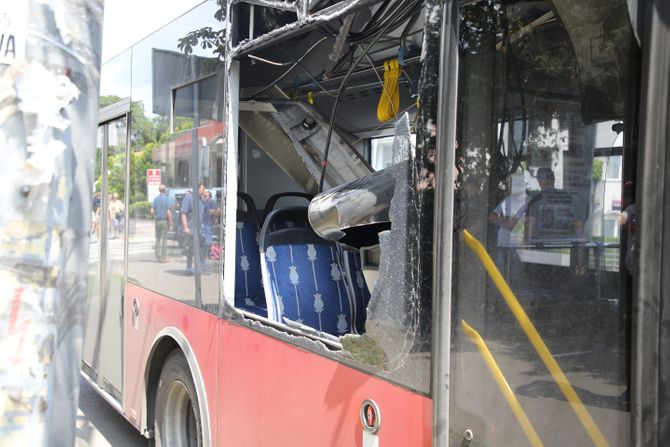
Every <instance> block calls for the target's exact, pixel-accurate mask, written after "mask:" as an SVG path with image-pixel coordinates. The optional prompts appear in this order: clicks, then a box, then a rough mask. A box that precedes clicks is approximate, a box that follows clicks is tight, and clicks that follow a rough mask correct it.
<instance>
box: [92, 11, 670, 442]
mask: <svg viewBox="0 0 670 447" xmlns="http://www.w3.org/2000/svg"><path fill="white" fill-rule="evenodd" d="M669 23H670V7H668V5H666V4H665V3H664V2H660V1H646V2H644V1H631V0H629V1H624V0H580V1H579V2H574V1H570V0H505V1H503V0H467V1H456V0H447V1H437V0H426V1H420V0H405V1H401V0H386V1H382V0H380V1H373V0H341V1H336V0H312V1H306V0H302V1H297V0H296V1H279V2H278V1H269V0H253V1H251V0H245V1H243V0H240V1H229V2H222V1H205V2H204V3H202V4H201V5H199V6H198V7H196V8H194V9H193V10H191V11H190V12H188V13H187V14H185V15H183V16H181V17H179V18H177V19H176V20H174V21H173V22H171V23H170V24H168V25H167V26H165V27H163V28H161V29H160V30H158V31H156V32H155V33H153V34H151V35H149V36H148V37H147V38H146V39H144V40H142V41H140V42H139V43H137V44H136V45H134V46H133V47H131V48H130V49H129V50H127V51H125V52H123V53H121V54H120V55H118V56H117V57H115V58H113V59H111V60H110V61H108V62H107V63H106V64H105V65H104V66H103V73H102V81H101V99H100V105H101V110H100V127H99V139H98V143H99V144H98V146H99V148H98V149H99V150H98V152H97V153H98V157H97V160H96V184H95V189H96V191H97V193H98V195H97V198H94V214H93V218H94V223H93V227H92V234H93V235H92V241H91V246H90V247H91V248H90V275H89V302H90V306H89V307H90V310H89V317H88V323H87V330H86V336H85V342H84V350H83V364H82V370H83V373H84V375H85V376H86V377H87V378H88V379H89V380H90V381H91V382H93V383H94V384H95V385H96V387H97V389H98V390H99V392H100V393H101V394H102V395H103V396H105V397H106V399H107V400H108V401H109V402H110V403H111V404H112V405H113V406H115V407H116V408H117V410H118V411H119V412H121V413H122V414H123V415H124V416H125V418H127V419H128V421H130V423H132V424H133V425H134V426H135V427H137V429H138V430H140V431H141V433H143V434H144V435H145V436H146V437H147V438H153V439H155V441H156V444H157V445H168V446H171V445H179V446H181V445H225V446H228V445H232V446H251V445H258V446H260V445H277V446H280V445H281V446H288V445H310V446H323V445H330V446H349V445H352V446H403V447H404V446H427V445H452V446H467V445H472V446H489V445H490V446H510V445H527V444H530V445H590V444H594V445H639V444H644V445H661V444H664V441H668V440H670V435H669V434H668V430H667V427H670V424H667V423H666V422H667V420H668V417H669V415H668V410H667V408H668V405H667V403H668V398H667V397H666V395H665V392H666V389H667V387H666V386H665V384H666V383H667V382H666V378H667V376H668V374H669V373H670V370H669V369H668V368H667V366H666V365H667V364H668V363H667V362H666V361H665V360H667V353H668V352H670V351H668V350H667V346H666V341H668V329H667V328H668V327H670V326H668V325H667V322H668V315H667V312H665V310H664V309H665V307H664V305H663V303H664V298H665V295H664V292H665V291H667V290H668V288H667V287H666V286H667V284H666V281H667V278H666V277H664V276H663V275H662V272H663V271H664V270H665V267H664V266H665V264H666V262H667V256H668V253H670V251H668V242H667V239H668V238H665V237H664V236H665V235H666V231H667V228H668V225H667V221H665V219H664V218H665V212H666V211H667V210H668V209H670V208H669V207H668V206H669V205H670V202H669V199H668V196H667V195H665V194H664V191H666V187H665V185H666V183H667V181H668V178H667V176H666V172H668V169H666V168H667V167H668V159H667V158H666V156H665V154H666V152H667V151H666V148H667V147H668V137H667V135H666V134H667V132H666V131H665V129H667V128H668V119H669V118H668V113H667V110H668V98H670V95H669V94H668V85H670V82H669V81H670V73H669V72H668V66H669V65H668V63H667V61H668V59H669V58H670V53H669V51H670V28H669V26H670V25H669Z"/></svg>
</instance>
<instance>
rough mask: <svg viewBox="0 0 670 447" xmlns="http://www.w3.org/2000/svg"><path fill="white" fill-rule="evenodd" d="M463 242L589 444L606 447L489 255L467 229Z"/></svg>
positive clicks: (596, 428)
mask: <svg viewBox="0 0 670 447" xmlns="http://www.w3.org/2000/svg"><path fill="white" fill-rule="evenodd" d="M463 239H464V240H465V243H466V244H467V245H468V247H470V249H471V250H472V251H474V252H475V254H476V255H477V257H478V258H479V260H480V261H481V263H482V265H483V266H484V269H485V270H486V272H487V273H488V274H489V276H490V277H491V279H492V280H493V283H494V284H495V285H496V287H497V288H498V291H499V292H500V294H501V295H502V296H503V298H504V299H505V302H506V303H507V305H508V306H509V308H510V310H511V311H512V313H513V314H514V317H515V318H516V319H517V321H518V322H519V325H520V326H521V328H522V329H523V331H524V332H525V333H526V336H527V337H528V339H529V340H530V342H531V343H532V345H533V347H534V348H535V350H536V351H537V353H538V355H539V356H540V358H541V359H542V362H543V363H544V365H545V366H546V367H547V369H548V370H549V373H550V374H551V377H553V379H554V381H555V382H556V384H557V385H558V387H559V388H560V389H561V392H562V393H563V395H564V396H565V398H566V399H567V401H568V403H569V404H570V406H571V407H572V410H573V411H574V412H575V414H576V415H577V418H578V419H579V422H581V424H582V425H583V426H584V429H586V432H587V433H588V434H589V436H590V437H591V440H592V441H593V443H594V444H595V445H596V446H598V447H601V446H607V445H609V444H608V443H607V441H606V440H605V437H604V436H603V434H602V433H601V431H600V429H599V428H598V425H597V424H596V423H595V421H594V420H593V418H592V417H591V415H590V414H589V411H588V410H587V409H586V407H585V406H584V404H583V403H582V401H581V399H580V398H579V396H578V395H577V393H576V392H575V389H574V388H573V387H572V385H571V384H570V382H569V381H568V378H567V377H566V376H565V374H564V373H563V371H562V370H561V367H560V366H558V363H557V362H556V360H555V359H554V356H553V355H552V354H551V351H549V348H547V345H546V344H545V343H544V340H542V337H540V334H539V333H538V332H537V329H535V326H534V325H533V323H532V322H531V321H530V319H529V318H528V315H527V314H526V311H525V310H524V309H523V307H522V306H521V304H520V303H519V300H517V298H516V296H514V293H512V289H510V287H509V285H507V282H506V281H505V279H504V278H503V277H502V275H501V274H500V271H499V270H498V268H497V267H496V265H495V264H494V263H493V260H492V259H491V256H489V254H488V253H487V252H486V249H485V248H484V246H482V244H481V243H480V242H479V241H478V240H477V239H476V238H475V237H474V236H472V235H471V234H470V233H469V232H468V231H467V230H463Z"/></svg>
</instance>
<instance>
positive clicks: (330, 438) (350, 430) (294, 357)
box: [217, 320, 432, 447]
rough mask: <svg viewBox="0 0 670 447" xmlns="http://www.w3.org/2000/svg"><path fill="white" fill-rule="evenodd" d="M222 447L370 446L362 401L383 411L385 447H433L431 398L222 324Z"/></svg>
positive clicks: (220, 388) (220, 390)
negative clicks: (365, 440)
mask: <svg viewBox="0 0 670 447" xmlns="http://www.w3.org/2000/svg"><path fill="white" fill-rule="evenodd" d="M220 324H221V329H220V332H219V333H220V336H221V340H222V342H221V348H220V349H221V351H220V359H221V364H220V372H219V373H220V383H219V394H218V399H217V401H218V402H219V428H218V433H219V435H220V440H221V445H244V446H267V445H272V446H295V445H310V446H311V445H313V446H358V447H360V446H363V429H362V425H361V421H360V409H361V404H362V403H363V401H364V400H365V399H372V400H374V401H375V402H376V403H377V405H378V406H379V410H380V414H381V427H380V429H379V432H378V435H379V442H380V443H379V445H381V446H384V447H389V446H399V447H400V446H401V447H407V446H413V447H419V446H430V444H431V424H432V408H431V400H430V399H428V398H426V397H425V396H421V395H419V394H416V393H413V392H411V391H408V390H406V389H404V388H400V387H398V386H396V385H392V384H390V383H388V382H386V381H383V380H380V379H378V378H375V377H373V376H370V375H368V374H364V373H362V372H360V371H357V370H355V369H352V368H350V367H348V366H345V365H342V364H341V363H338V362H335V361H333V360H330V359H327V358H325V357H322V356H319V355H316V354H314V353H310V352H306V351H304V350H301V349H298V348H296V347H294V346H292V345H290V344H288V343H285V342H282V341H280V340H277V339H274V338H272V337H269V336H267V335H264V334H261V333H258V332H256V331H253V330H250V329H248V328H245V327H240V326H237V325H234V324H231V323H229V322H227V321H225V320H221V322H220Z"/></svg>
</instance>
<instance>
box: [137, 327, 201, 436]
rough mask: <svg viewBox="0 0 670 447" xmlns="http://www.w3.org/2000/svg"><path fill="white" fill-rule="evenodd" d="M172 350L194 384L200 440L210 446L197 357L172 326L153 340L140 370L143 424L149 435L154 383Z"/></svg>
mask: <svg viewBox="0 0 670 447" xmlns="http://www.w3.org/2000/svg"><path fill="white" fill-rule="evenodd" d="M175 349H179V350H180V351H181V352H182V354H184V357H185V358H186V362H187V363H188V367H189V370H190V374H191V378H192V379H193V384H194V385H195V390H196V394H197V397H198V407H199V409H200V418H201V420H202V427H203V433H202V440H203V445H205V446H209V445H211V441H212V436H211V425H210V417H209V405H208V401H207V393H206V392H205V383H204V380H203V378H202V373H201V371H200V366H199V365H198V360H197V358H196V356H195V353H194V352H193V349H192V348H191V345H190V344H189V342H188V340H187V339H186V336H185V335H184V334H183V333H182V332H181V331H180V330H179V329H177V328H175V327H167V328H164V329H163V330H162V331H160V333H159V334H158V335H157V336H156V338H155V339H154V342H153V343H152V346H151V350H150V351H149V357H148V360H147V367H146V369H145V373H144V384H145V390H146V392H145V393H144V402H143V404H144V414H145V416H146V422H145V427H147V429H150V430H151V433H152V436H153V427H154V418H155V408H154V407H155V404H156V390H157V389H158V382H159V380H160V375H161V371H162V369H163V365H164V364H165V360H166V359H167V357H168V355H170V353H171V352H172V351H174V350H175Z"/></svg>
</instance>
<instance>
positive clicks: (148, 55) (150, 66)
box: [128, 2, 223, 312]
mask: <svg viewBox="0 0 670 447" xmlns="http://www.w3.org/2000/svg"><path fill="white" fill-rule="evenodd" d="M215 10H216V6H215V5H214V4H213V2H205V3H203V4H202V5H200V6H198V7H196V8H195V9H193V10H192V11H190V12H189V13H188V14H186V15H184V16H182V17H180V18H178V19H177V20H175V21H174V22H172V23H170V24H169V25H167V26H165V27H163V28H161V29H160V30H159V31H157V32H156V33H154V34H152V35H150V36H149V37H148V38H146V39H145V40H143V41H141V42H140V43H138V44H137V45H135V46H134V47H133V48H132V52H133V66H132V103H131V113H132V126H131V132H132V133H131V148H130V151H131V155H130V194H129V199H130V200H129V202H130V206H129V215H130V222H129V233H130V234H129V244H128V280H129V281H130V282H133V283H135V284H138V285H140V286H142V287H145V288H147V289H149V290H152V291H154V292H157V293H159V294H161V295H164V296H167V297H170V298H174V299H178V300H181V301H184V302H186V303H188V304H191V305H195V306H199V307H203V308H205V309H206V310H209V311H212V312H216V311H217V309H218V299H219V298H218V297H219V279H218V275H217V272H219V267H220V264H219V261H220V256H217V254H216V253H217V250H216V246H217V245H218V243H219V242H218V234H219V228H220V225H219V218H220V217H219V213H220V210H221V208H222V206H221V199H222V193H221V182H222V172H223V146H222V134H223V123H222V121H221V118H220V110H218V109H217V108H216V106H215V104H217V103H220V99H221V98H222V91H221V90H220V89H221V86H222V85H223V82H222V75H221V74H220V73H221V66H222V65H221V62H220V61H219V60H218V56H217V54H215V53H214V49H211V48H209V49H202V48H200V47H197V48H193V49H192V53H190V54H185V53H184V52H183V51H182V50H181V49H180V48H179V46H178V44H179V38H180V37H183V36H185V35H186V34H187V33H188V32H189V31H191V30H192V29H194V28H195V27H196V26H198V25H212V26H213V25H217V26H218V25H219V24H218V22H217V21H216V20H214V11H215ZM184 204H187V205H186V206H187V207H188V212H187V213H186V214H187V216H186V218H185V219H182V217H181V215H182V214H183V213H182V212H181V207H182V206H183V205H184ZM196 214H197V215H196ZM185 225H187V226H188V227H189V228H188V232H189V233H190V236H188V235H186V234H185ZM194 241H195V243H194ZM213 246H214V249H213V250H212V247H213Z"/></svg>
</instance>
